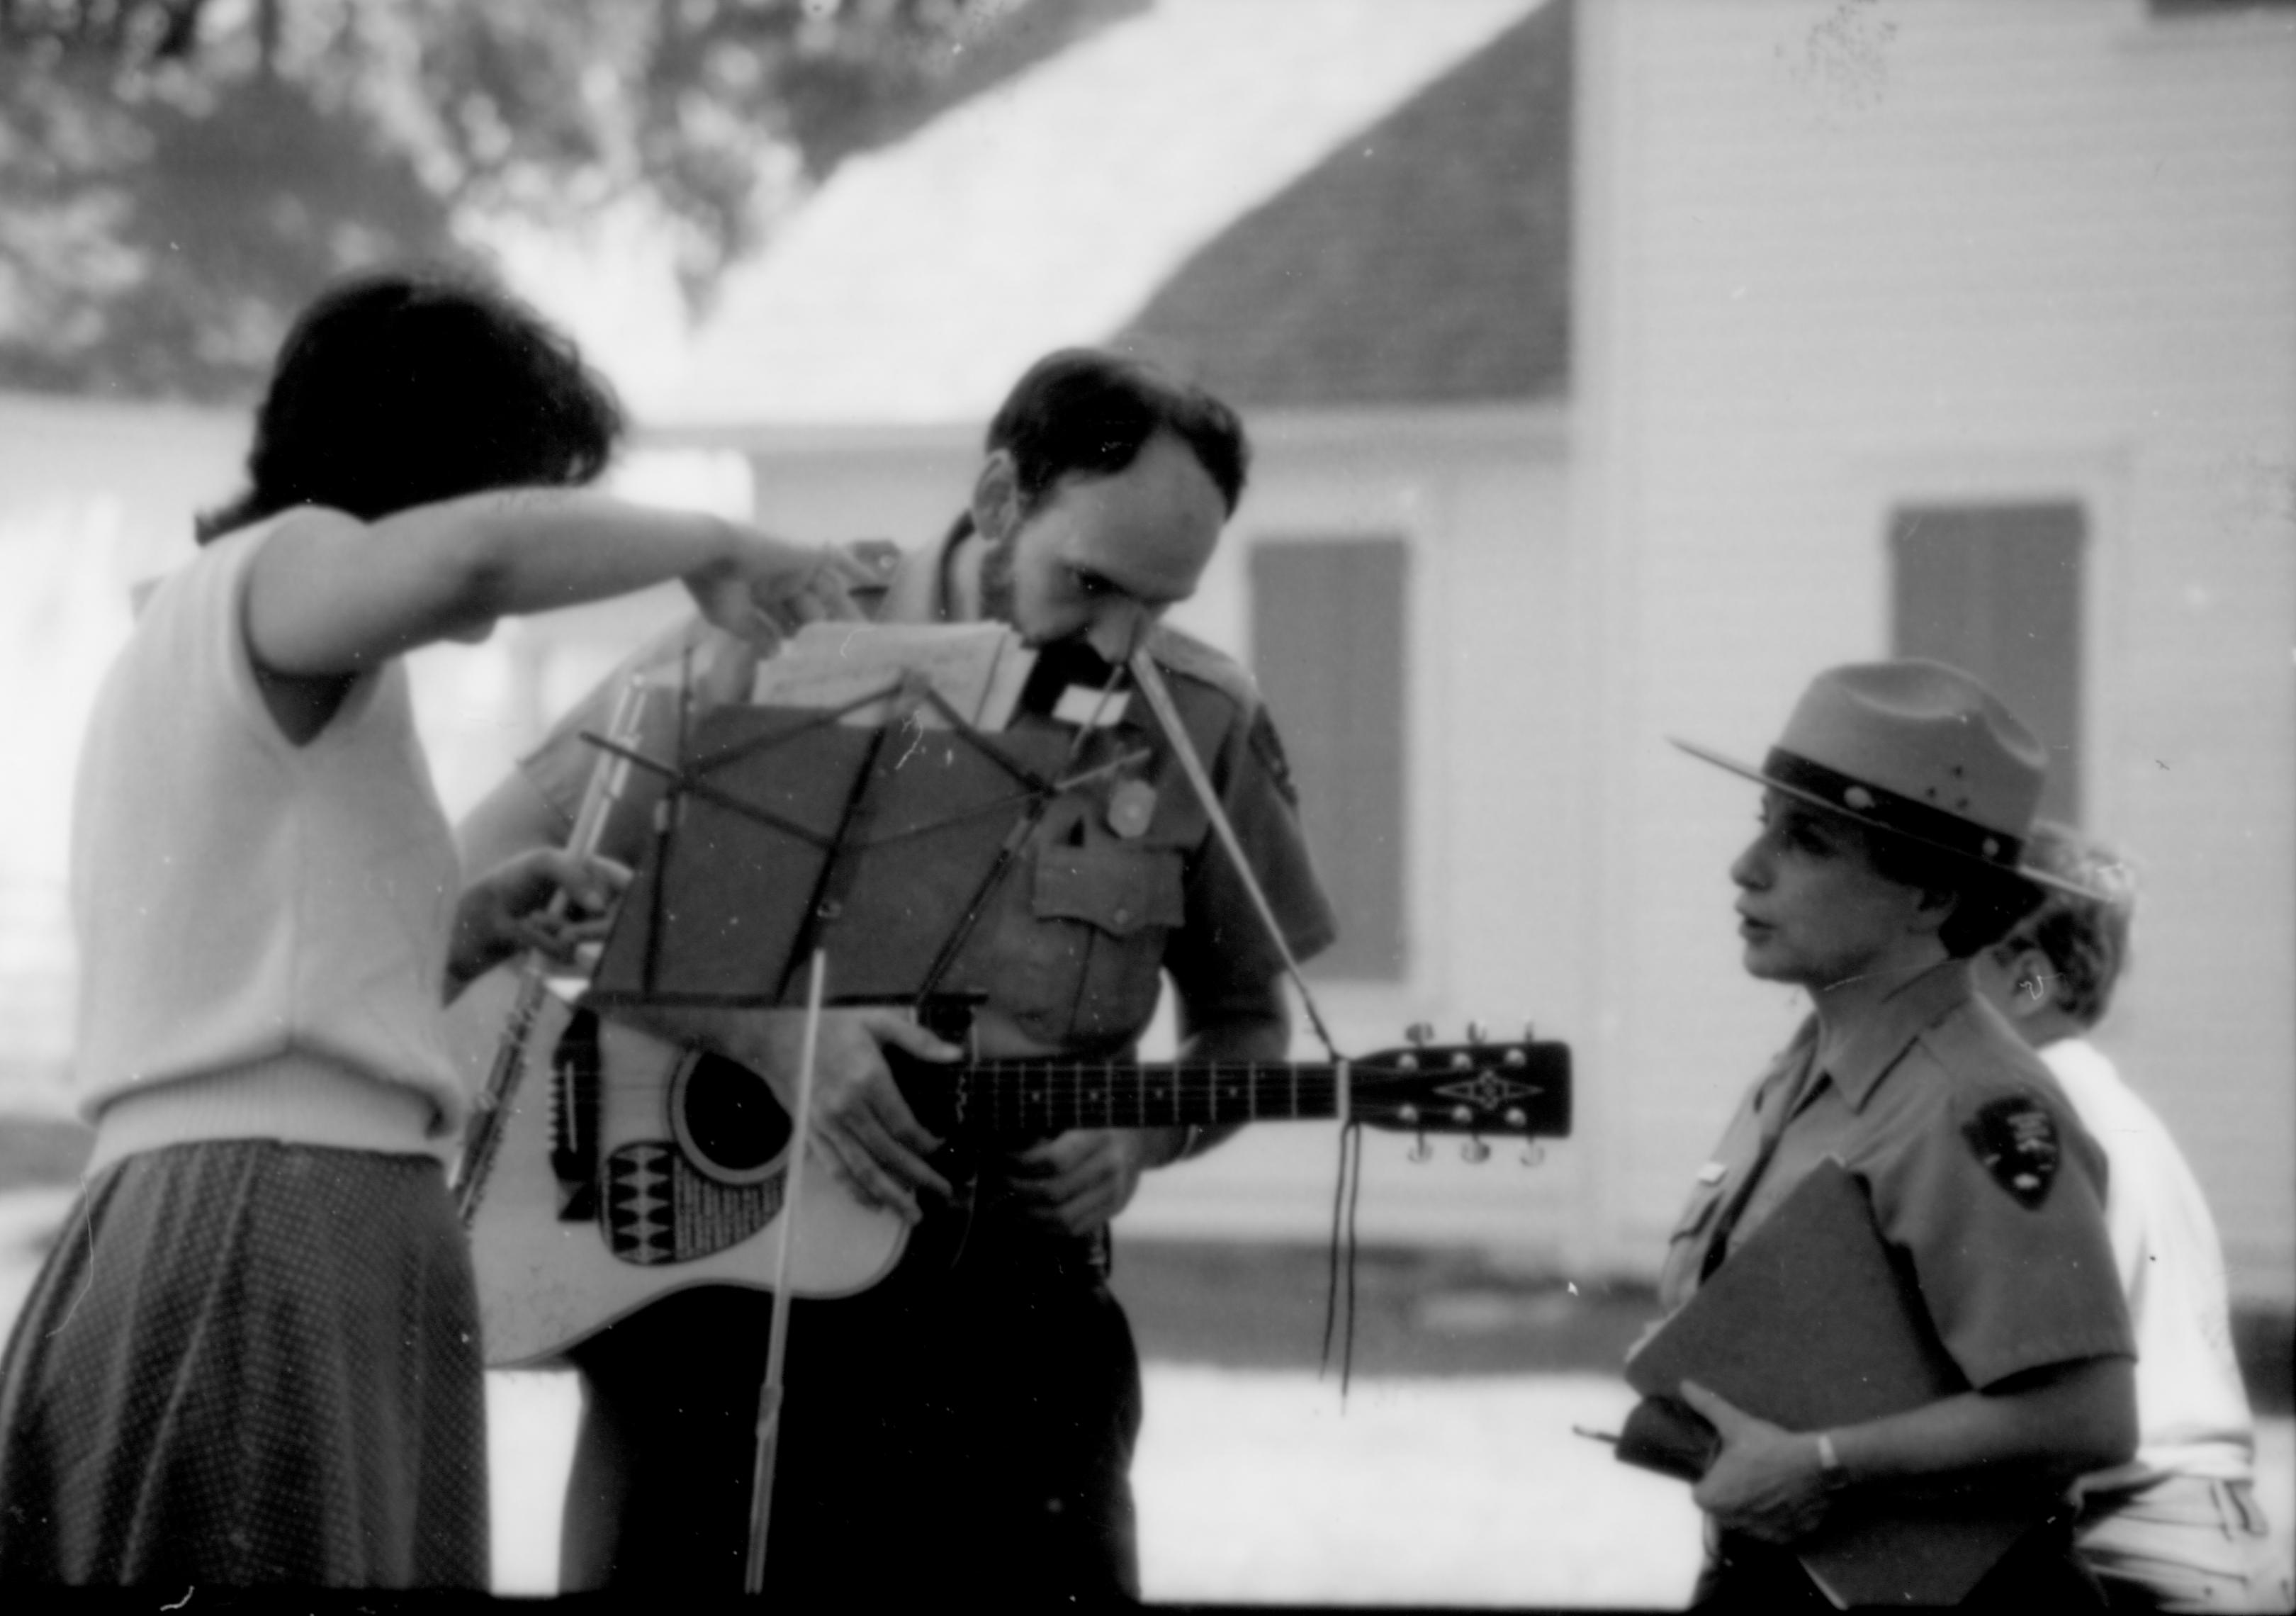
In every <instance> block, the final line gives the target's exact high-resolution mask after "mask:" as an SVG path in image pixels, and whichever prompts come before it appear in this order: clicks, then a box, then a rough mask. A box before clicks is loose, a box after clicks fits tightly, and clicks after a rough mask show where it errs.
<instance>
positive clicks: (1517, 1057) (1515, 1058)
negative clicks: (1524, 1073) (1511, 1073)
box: [1499, 1049, 1530, 1067]
mask: <svg viewBox="0 0 2296 1616" xmlns="http://www.w3.org/2000/svg"><path fill="white" fill-rule="evenodd" d="M1499 1064H1500V1065H1502V1066H1508V1067H1519V1066H1528V1065H1529V1064H1530V1062H1529V1059H1528V1058H1526V1057H1525V1056H1524V1054H1523V1053H1522V1051H1521V1050H1520V1049H1510V1050H1508V1051H1507V1052H1506V1054H1504V1055H1502V1056H1500V1057H1499Z"/></svg>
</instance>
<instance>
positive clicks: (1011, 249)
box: [628, 0, 1538, 427]
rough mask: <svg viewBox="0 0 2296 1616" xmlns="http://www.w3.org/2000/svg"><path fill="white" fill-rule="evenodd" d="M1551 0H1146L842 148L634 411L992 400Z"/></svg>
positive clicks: (962, 406) (705, 418) (837, 418)
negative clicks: (901, 132)
mask: <svg viewBox="0 0 2296 1616" xmlns="http://www.w3.org/2000/svg"><path fill="white" fill-rule="evenodd" d="M1537 3H1538V0H1158V3H1157V4H1155V5H1154V6H1152V8H1151V9H1149V10H1148V11H1146V12H1144V13H1143V14H1141V15H1139V16H1137V17H1135V18H1131V19H1128V20H1126V21H1120V22H1117V23H1113V24H1111V25H1110V26H1109V27H1107V28H1105V29H1103V30H1102V31H1100V32H1099V33H1097V34H1095V35H1094V36H1093V37H1090V38H1089V39H1087V40H1086V41H1084V42H1083V43H1081V44H1079V45H1076V46H1074V47H1073V48H1071V49H1070V50H1068V51H1066V52H1064V53H1062V54H1061V55H1059V56H1056V57H1054V58H1053V59H1051V60H1049V61H1047V62H1044V63H1041V64H1039V65H1038V66H1037V67H1036V68H1035V69H1033V70H1029V72H1027V73H1024V74H1022V75H1021V76H1020V77H1019V78H1015V79H1013V81H1012V82H1011V83H1010V84H1009V85H1007V86H1005V87H1003V88H1000V89H998V90H996V91H993V92H990V93H988V94H985V95H983V96H981V97H980V98H978V99H977V100H975V101H972V102H970V103H965V104H964V105H963V106H960V107H958V108H956V109H955V111H951V112H950V113H948V114H947V115H946V116H945V117H943V118H941V119H937V120H936V121H934V122H933V123H932V124H930V125H928V126H927V127H924V128H923V129H922V130H920V131H919V132H918V133H917V135H914V137H913V138H911V139H909V140H907V141H906V142H904V143H902V144H899V145H898V146H895V147H892V148H890V149H887V150H885V151H882V152H876V153H873V154H871V155H869V156H867V157H863V158H858V159H856V160H852V161H851V162H849V163H848V164H846V165H845V166H844V167H842V168H840V170H839V171H838V172H837V173H836V174H835V175H833V176H832V178H831V179H830V181H829V183H828V184H827V185H824V187H823V189H822V191H821V193H820V194H819V195H817V196H816V198H814V200H813V201H811V202H810V203H809V204H808V205H807V206H806V207H805V208H804V209H802V210H801V211H800V212H799V214H798V216H797V217H795V218H794V219H792V221H791V224H790V225H789V226H787V228H786V229H785V230H784V232H783V234H782V235H781V236H780V237H779V238H778V239H777V240H776V241H775V242H774V243H773V245H772V246H771V248H770V249H769V250H768V251H767V254H766V255H765V256H764V258H761V259H760V260H759V261H758V264H757V265H756V266H755V267H753V268H751V269H750V270H747V271H743V272H738V273H737V274H736V275H735V276H734V278H733V279H732V281H731V282H729V283H728V285H727V287H726V291H725V292H724V295H723V297H722V298H721V299H720V302H719V305H718V308H717V313H716V314H715V316H713V317H712V318H711V319H710V320H709V322H708V323H707V324H704V325H703V326H702V328H701V330H700V331H699V332H697V333H696V334H695V336H694V337H693V340H691V342H690V343H688V344H687V345H686V346H685V354H684V355H683V356H682V357H681V358H680V360H679V361H678V362H677V363H676V364H674V365H660V366H656V367H652V376H651V377H635V376H634V377H633V378H632V379H631V380H632V385H630V387H629V390H628V391H629V398H630V401H631V403H632V405H633V406H634V409H635V414H637V416H638V418H639V419H640V420H641V421H642V422H644V423H645V424H647V425H649V426H653V427H661V426H676V425H680V424H685V425H705V424H706V425H726V426H740V425H768V424H775V423H797V422H813V423H837V422H851V423H859V422H872V423H896V422H939V421H974V420H979V419H980V418H982V417H984V416H986V415H987V414H988V413H989V412H990V411H991V410H992V409H993V408H994V407H995V406H996V401H997V399H998V398H1001V397H1002V396H1003V394H1004V391H1005V389H1006V388H1007V387H1008V386H1010V385H1011V383H1012V381H1013V378H1014V377H1015V376H1017V375H1019V374H1020V373H1021V370H1022V369H1024V368H1025V367H1026V366H1027V365H1028V364H1029V362H1030V361H1031V360H1033V359H1035V358H1036V357H1038V356H1039V355H1040V354H1042V353H1044V352H1045V351H1046V350H1047V349H1052V348H1054V347H1058V346H1060V345H1062V344H1063V343H1068V342H1078V341H1103V340H1107V339H1108V338H1109V337H1110V336H1111V334H1112V333H1114V332H1118V331H1119V330H1121V329H1122V328H1123V326H1124V325H1125V324H1126V323H1127V322H1128V320H1129V319H1130V317H1131V316H1133V315H1135V314H1136V312H1138V311H1140V310H1141V309H1143V308H1144V307H1147V306H1151V305H1152V300H1153V299H1154V297H1155V294H1156V292H1157V291H1158V290H1159V289H1160V288H1161V287H1162V286H1163V285H1164V284H1165V283H1167V282H1168V281H1169V280H1170V279H1171V277H1172V276H1173V275H1174V274H1175V272H1176V271H1177V269H1178V268H1179V267H1180V266H1181V265H1182V264H1183V263H1185V262H1186V261H1187V260H1188V259H1189V258H1191V256H1192V255H1193V254H1194V253H1196V252H1197V251H1198V250H1201V249H1202V248H1204V247H1205V246H1206V245H1207V244H1208V243H1210V242H1213V241H1214V240H1215V239H1216V238H1218V237H1220V236H1221V235H1222V234H1224V233H1226V232H1227V231H1228V230H1229V229H1230V228H1231V227H1232V226H1234V224H1235V222H1236V221H1237V219H1238V218H1239V217H1242V216H1244V215H1246V214H1248V213H1249V212H1251V209H1255V208H1257V207H1258V206H1259V205H1260V204H1262V203H1264V202H1267V201H1268V200H1269V199H1270V198H1272V197H1275V196H1276V195H1277V194H1278V193H1282V192H1283V191H1284V190H1285V189H1286V188H1287V187H1289V186H1291V185H1292V184H1294V183H1295V182H1296V181H1298V180H1299V179H1300V177H1301V176H1303V175H1305V174H1307V173H1308V172H1309V171H1310V170H1311V169H1314V168H1316V165H1318V164H1319V163H1321V162H1323V161H1324V160H1325V159H1327V158H1328V157H1330V156H1331V154H1332V153H1333V152H1334V151H1335V150H1336V149H1339V148H1341V146H1342V144H1344V143H1349V142H1351V141H1352V139H1353V138H1354V137H1355V136H1357V135H1360V134H1361V133H1362V132H1363V131H1364V130H1365V129H1366V128H1369V127H1374V126H1375V125H1377V124H1378V123H1379V122H1380V120H1381V119H1383V118H1384V117H1386V116H1387V115H1388V114H1389V113H1390V112H1392V111H1394V110H1395V109H1396V108H1397V107H1398V105H1400V104H1401V103H1404V102H1406V101H1407V100H1408V99H1410V98H1411V97H1412V96H1413V95H1415V94H1416V93H1418V92H1419V91H1420V90H1422V89H1423V88H1424V87H1425V86H1427V85H1428V84H1429V83H1430V82H1431V81H1432V80H1434V79H1435V78H1439V76H1441V75H1442V74H1444V73H1445V72H1447V70H1450V69H1451V68H1452V67H1454V66H1455V65H1456V64H1457V63H1458V62H1461V61H1462V60H1463V59H1464V58H1466V57H1468V56H1469V55H1471V54H1472V53H1474V52H1476V51H1478V50H1479V49H1480V48H1481V47H1483V46H1484V45H1488V44H1489V43H1490V42H1491V41H1492V39H1493V38H1494V37H1497V36H1498V35H1499V34H1500V33H1501V32H1502V31H1503V30H1505V29H1508V27H1509V26H1510V25H1511V24H1513V23H1515V22H1517V21H1521V19H1522V18H1523V17H1524V16H1525V15H1526V13H1528V12H1531V11H1532V10H1533V8H1534V7H1535V5H1536V4H1537Z"/></svg>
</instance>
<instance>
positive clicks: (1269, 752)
mask: <svg viewBox="0 0 2296 1616" xmlns="http://www.w3.org/2000/svg"><path fill="white" fill-rule="evenodd" d="M1245 739H1246V740H1247V741H1248V742H1250V743H1251V755H1252V756H1253V757H1255V758H1257V759H1259V767H1262V768H1264V769H1266V770H1267V778H1268V780H1269V782H1270V783H1272V784H1273V785H1274V786H1275V789H1276V790H1277V791H1278V792H1281V793H1282V794H1283V800H1284V801H1286V802H1288V803H1290V804H1291V805H1292V807H1293V808H1298V807H1299V806H1300V788H1299V787H1298V786H1296V785H1294V784H1293V783H1292V760H1291V759H1289V758H1286V757H1285V756H1284V755H1283V741H1282V740H1281V739H1280V738H1279V737H1278V736H1277V735H1276V734H1275V720H1274V719H1273V718H1269V717H1268V716H1267V709H1266V708H1265V707H1263V708H1261V709H1260V710H1259V711H1258V712H1256V713H1254V714H1253V715H1252V719H1251V732H1250V734H1247V735H1246V736H1245Z"/></svg>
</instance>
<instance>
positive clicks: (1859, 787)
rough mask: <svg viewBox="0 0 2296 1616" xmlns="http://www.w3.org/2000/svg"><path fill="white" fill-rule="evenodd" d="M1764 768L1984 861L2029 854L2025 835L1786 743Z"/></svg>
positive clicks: (1853, 812) (1811, 793)
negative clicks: (1838, 767)
mask: <svg viewBox="0 0 2296 1616" xmlns="http://www.w3.org/2000/svg"><path fill="white" fill-rule="evenodd" d="M1762 773H1763V774H1764V775H1767V776H1768V777H1769V778H1770V779H1772V780H1775V781H1776V782H1777V783H1779V784H1780V785H1783V786H1785V787H1788V788H1789V789H1791V790H1792V791H1795V792H1800V793H1801V794H1802V795H1803V796H1806V797H1809V798H1812V799H1815V800H1817V801H1819V802H1822V803H1824V804H1825V806H1826V807H1828V808H1839V809H1840V810H1841V812H1843V813H1845V814H1848V815H1849V816H1851V817H1853V818H1857V819H1862V820H1864V821H1865V822H1866V823H1867V824H1874V825H1878V826H1880V827H1881V828H1882V830H1885V831H1895V832H1896V833H1898V834H1899V835H1901V836H1910V837H1912V838H1913V839H1914V840H1915V841H1925V842H1928V843H1930V844H1931V846H1933V847H1939V848H1943V849H1945V850H1946V851H1947V852H1948V853H1958V854H1960V855H1961V856H1962V857H1964V858H1973V859H1975V860H1977V861H1978V862H1979V863H1980V864H1988V865H1998V866H1999V867H2000V868H2002V869H2005V870H2014V869H2016V868H2017V866H2018V863H2019V861H2020V860H2021V858H2022V857H2023V856H2024V851H2025V843H2024V839H2023V838H2022V837H2018V836H2012V835H2010V834H2008V833H2006V832H2005V831H1991V830H1988V829H1986V828H1985V826H1983V825H1981V824H1972V823H1971V822H1970V821H1968V820H1966V819H1964V818H1963V817H1961V816H1959V815H1958V814H1948V813H1947V812H1946V811H1945V810H1944V809H1943V808H1931V806H1930V805H1929V804H1928V803H1926V802H1916V801H1915V800H1913V799H1912V798H1911V797H1901V796H1899V795H1898V793H1897V792H1890V791H1884V790H1882V788H1881V787H1880V786H1878V785H1868V784H1866V782H1864V781H1863V780H1853V779H1851V778H1850V777H1849V775H1844V774H1841V773H1839V772H1837V771H1835V770H1833V769H1830V768H1828V767H1825V765H1824V764H1822V763H1812V762H1811V761H1810V760H1809V759H1807V758H1805V757H1802V756H1801V755H1800V754H1799V753H1796V752H1790V751H1785V750H1784V749H1783V748H1780V747H1773V748H1771V750H1770V755H1769V756H1768V757H1767V758H1766V759H1763V760H1762Z"/></svg>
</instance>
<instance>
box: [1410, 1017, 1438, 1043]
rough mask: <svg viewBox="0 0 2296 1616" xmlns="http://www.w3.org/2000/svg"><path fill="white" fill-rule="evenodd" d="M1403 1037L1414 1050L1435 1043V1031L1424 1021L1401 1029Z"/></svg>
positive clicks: (1415, 1022)
mask: <svg viewBox="0 0 2296 1616" xmlns="http://www.w3.org/2000/svg"><path fill="white" fill-rule="evenodd" d="M1403 1037H1404V1041H1405V1042H1406V1043H1408V1044H1410V1045H1411V1046H1413V1047H1414V1048H1416V1049H1424V1048H1425V1047H1427V1046H1428V1045H1430V1044H1431V1043H1433V1042H1434V1041H1435V1029H1433V1028H1432V1027H1430V1026H1429V1025H1428V1024H1427V1023H1426V1022H1424V1021H1414V1022H1412V1023H1411V1025H1410V1026H1408V1027H1406V1028H1405V1029H1403Z"/></svg>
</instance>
